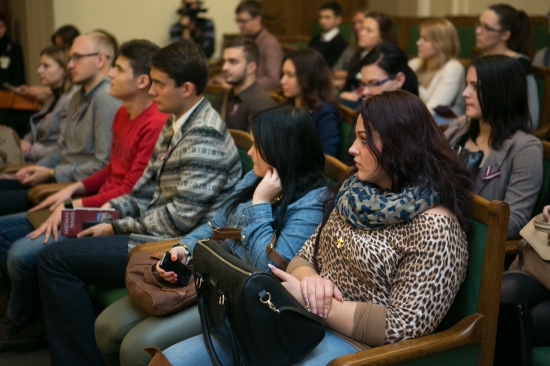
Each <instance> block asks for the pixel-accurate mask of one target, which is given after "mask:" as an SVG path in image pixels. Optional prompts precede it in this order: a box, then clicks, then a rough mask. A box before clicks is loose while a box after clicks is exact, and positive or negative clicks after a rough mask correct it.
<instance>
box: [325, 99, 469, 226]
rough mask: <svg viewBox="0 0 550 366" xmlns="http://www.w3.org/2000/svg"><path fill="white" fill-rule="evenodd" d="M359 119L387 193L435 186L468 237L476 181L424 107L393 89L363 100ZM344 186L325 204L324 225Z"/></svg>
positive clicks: (441, 201)
mask: <svg viewBox="0 0 550 366" xmlns="http://www.w3.org/2000/svg"><path fill="white" fill-rule="evenodd" d="M357 115H358V116H359V115H360V116H361V118H362V119H363V125H364V128H365V134H366V145H367V148H368V149H369V150H370V151H371V153H372V154H373V155H374V157H375V159H376V161H377V169H382V170H384V171H385V172H386V173H387V174H388V175H389V178H390V182H391V190H392V191H400V190H402V189H403V188H404V187H405V186H406V185H409V184H411V185H415V186H419V187H437V189H438V190H439V194H440V200H439V202H440V203H441V204H442V205H443V206H444V207H446V208H447V209H448V210H449V211H451V212H452V213H453V214H454V215H455V216H456V218H457V220H458V222H459V223H460V226H461V227H462V228H463V229H464V230H465V231H466V232H469V231H470V225H469V223H468V220H467V219H466V215H467V214H468V213H469V210H470V192H471V191H472V189H473V178H474V177H473V175H472V173H470V172H469V171H468V170H467V169H466V168H464V166H463V164H462V162H461V161H460V159H459V157H458V155H457V154H456V152H454V151H453V150H452V149H451V147H450V145H449V143H448V142H447V140H446V139H445V136H444V135H443V132H442V131H441V130H440V129H439V127H438V126H437V124H436V123H435V122H434V120H433V118H432V116H431V114H430V112H429V111H428V109H427V108H426V105H425V104H424V102H422V100H420V98H418V97H417V96H415V95H413V94H411V93H409V92H406V91H403V90H392V91H387V92H384V93H382V94H378V95H371V96H369V97H367V98H366V99H365V100H364V101H363V102H362V103H361V105H360V106H359V109H358V113H357ZM372 131H376V132H377V133H378V134H379V135H380V140H381V142H382V151H378V149H377V148H376V146H375V144H374V141H373V138H372V133H371V132H372ZM355 172H356V170H355V171H353V172H352V173H351V174H355ZM342 183H343V182H340V183H339V184H337V185H336V186H334V187H332V189H331V190H332V194H329V196H328V198H327V200H326V201H325V209H324V218H323V222H326V220H328V216H329V215H330V212H331V211H332V209H333V208H334V203H335V202H334V198H335V194H336V192H337V191H338V189H339V188H340V186H341V184H342Z"/></svg>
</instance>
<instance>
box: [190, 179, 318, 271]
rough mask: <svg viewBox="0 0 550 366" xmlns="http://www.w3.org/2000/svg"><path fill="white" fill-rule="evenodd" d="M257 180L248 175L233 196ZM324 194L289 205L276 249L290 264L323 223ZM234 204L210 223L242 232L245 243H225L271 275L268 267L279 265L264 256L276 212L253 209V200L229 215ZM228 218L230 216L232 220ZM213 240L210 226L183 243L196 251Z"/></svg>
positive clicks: (198, 229) (268, 206)
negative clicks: (203, 242)
mask: <svg viewBox="0 0 550 366" xmlns="http://www.w3.org/2000/svg"><path fill="white" fill-rule="evenodd" d="M257 178H258V177H257V176H256V175H255V174H254V172H253V171H251V172H249V173H248V174H246V175H245V176H244V178H243V179H242V180H241V181H240V182H239V183H237V185H236V186H235V191H234V192H233V195H234V194H235V192H237V191H239V190H241V189H243V188H245V187H248V186H250V185H252V184H253V183H254V182H255V181H256V179H257ZM324 190H325V188H317V189H314V190H312V191H310V192H309V193H307V194H306V195H304V196H303V197H302V198H300V199H299V200H297V201H295V202H293V203H291V204H290V205H288V207H287V209H286V212H285V219H284V227H283V229H282V230H281V231H280V232H279V235H278V236H277V242H276V245H275V249H276V250H277V252H279V254H281V255H282V256H283V257H284V258H285V259H286V260H287V261H289V262H290V260H291V259H292V258H293V257H294V256H295V255H296V253H297V252H298V250H299V249H300V248H302V245H303V244H304V243H305V241H306V240H307V239H308V238H309V237H310V236H311V234H313V232H314V231H315V229H316V227H317V225H319V223H320V222H321V219H322V217H323V212H322V209H323V203H322V202H321V197H322V195H323V192H324ZM233 195H231V197H232V196H233ZM230 204H231V198H230V199H229V200H228V201H227V202H226V203H225V205H224V207H223V208H222V209H221V210H220V211H218V213H217V214H216V216H214V218H213V219H212V220H210V223H212V225H214V226H219V227H222V226H229V227H235V228H241V229H242V233H241V240H231V239H226V240H225V242H226V243H227V244H228V245H229V246H230V247H231V248H232V249H233V250H234V251H235V253H236V254H237V256H239V258H241V259H242V260H243V261H245V262H247V263H249V264H251V265H253V266H254V267H256V268H259V269H261V270H264V271H268V272H269V271H270V270H269V267H268V266H267V265H268V264H273V265H275V263H274V262H273V261H272V260H271V258H269V256H268V255H267V254H265V253H264V249H265V247H266V245H267V244H268V243H269V240H270V239H271V236H272V235H273V222H274V220H275V212H276V211H275V212H273V210H272V208H271V204H269V203H260V204H257V205H252V200H249V201H247V202H244V203H241V204H239V205H238V206H237V208H236V209H235V210H234V211H233V212H230V213H228V212H227V210H228V209H229V205H230ZM228 214H230V215H229V217H228ZM210 237H212V228H211V227H210V225H209V224H204V225H201V226H198V227H196V228H195V229H194V230H193V231H192V232H190V233H189V234H187V235H186V236H184V237H183V238H182V239H181V240H180V241H179V242H180V243H185V244H186V245H187V246H188V247H189V249H190V250H191V251H193V248H194V247H195V243H196V242H197V241H198V240H200V239H204V238H210Z"/></svg>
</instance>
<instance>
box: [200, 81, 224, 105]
mask: <svg viewBox="0 0 550 366" xmlns="http://www.w3.org/2000/svg"><path fill="white" fill-rule="evenodd" d="M224 90H227V88H226V87H224V86H221V85H214V84H207V85H206V87H205V88H204V92H203V93H202V95H203V96H204V97H205V98H206V99H207V100H208V101H209V102H210V104H214V99H216V95H218V94H219V93H221V92H222V91H224Z"/></svg>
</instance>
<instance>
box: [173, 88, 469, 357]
mask: <svg viewBox="0 0 550 366" xmlns="http://www.w3.org/2000/svg"><path fill="white" fill-rule="evenodd" d="M356 125H357V127H356V131H355V132H356V139H355V141H354V143H353V145H352V147H351V148H350V152H351V153H352V154H353V155H354V157H355V159H354V160H355V166H356V169H355V171H354V172H353V174H352V175H351V176H350V177H348V178H347V179H346V180H345V181H344V182H343V183H342V184H340V185H339V186H336V187H335V188H334V189H333V190H332V192H331V194H330V195H328V197H327V199H326V201H325V205H324V216H323V221H322V223H321V225H320V226H319V227H318V228H317V230H316V231H315V233H313V235H312V236H311V237H310V238H309V239H307V241H306V242H305V244H304V246H303V247H302V249H300V251H299V252H298V254H297V255H296V256H295V257H294V258H293V259H292V261H291V262H290V264H289V266H288V268H287V273H285V272H283V271H281V270H279V269H276V268H275V267H273V266H271V267H270V268H271V270H272V271H273V274H274V275H275V276H277V277H278V278H280V279H281V280H283V286H285V288H286V289H287V290H288V291H289V292H290V293H291V294H292V295H293V296H294V297H295V298H296V299H297V300H298V301H299V302H300V303H301V304H302V305H303V306H304V307H306V308H308V309H310V311H311V312H312V313H313V314H316V315H318V316H321V317H323V318H325V320H326V326H327V329H326V331H325V338H324V339H323V340H322V341H321V343H320V344H319V345H318V346H317V347H316V348H315V349H314V350H313V351H312V352H311V353H309V354H308V355H306V356H305V358H304V360H302V361H301V362H299V363H298V365H326V364H327V363H328V362H330V360H332V359H334V358H335V357H339V356H342V355H345V354H350V353H353V352H356V351H358V350H363V349H367V348H372V347H377V346H380V345H383V344H390V343H396V342H399V341H402V340H406V339H412V338H416V337H419V336H423V335H426V334H430V333H432V332H433V331H434V330H435V329H436V327H437V326H438V324H439V323H440V322H441V320H442V319H443V317H444V316H445V314H446V313H447V311H448V309H449V308H450V306H451V304H452V302H453V300H454V298H455V296H456V294H457V292H458V290H459V288H460V285H461V283H462V281H464V278H465V276H466V269H467V265H468V243H467V240H466V232H467V231H468V230H469V224H468V220H467V219H466V215H467V213H468V211H469V206H470V194H469V191H470V189H471V183H472V182H471V178H470V175H469V173H468V172H467V171H466V170H465V169H464V168H462V167H461V165H460V161H459V159H458V156H457V155H456V154H455V153H454V152H453V151H452V150H451V148H450V147H449V145H448V144H447V143H446V142H445V139H444V137H443V134H442V133H441V131H440V130H439V128H438V127H437V125H436V124H435V122H434V121H433V118H432V117H431V114H430V112H429V111H428V109H427V108H426V105H425V104H424V103H423V102H422V101H421V100H420V98H418V97H416V96H414V95H412V94H411V93H407V92H404V91H400V90H395V91H390V92H386V93H382V94H379V95H373V96H371V97H369V98H366V100H365V101H364V102H362V104H361V106H360V109H359V113H358V117H357V123H356ZM392 212H400V213H401V215H399V217H398V216H397V215H395V214H392ZM436 257H437V258H439V260H432V258H436ZM214 343H215V345H216V346H217V345H218V344H219V343H221V342H218V339H215V340H214ZM219 349H220V347H216V350H219ZM222 352H223V351H221V352H218V356H221V357H222V362H223V361H226V362H225V363H224V364H227V363H228V362H227V361H229V362H230V360H231V358H230V355H229V357H228V355H227V352H223V353H222ZM164 354H165V355H166V357H167V358H168V360H169V361H170V362H171V364H173V365H175V366H178V365H190V364H193V365H205V364H207V363H208V362H209V361H210V359H209V356H208V352H207V351H206V347H205V345H204V340H203V337H202V336H196V337H194V338H191V339H188V340H186V341H185V342H183V343H179V344H177V345H175V346H172V347H170V348H168V349H167V350H165V351H164Z"/></svg>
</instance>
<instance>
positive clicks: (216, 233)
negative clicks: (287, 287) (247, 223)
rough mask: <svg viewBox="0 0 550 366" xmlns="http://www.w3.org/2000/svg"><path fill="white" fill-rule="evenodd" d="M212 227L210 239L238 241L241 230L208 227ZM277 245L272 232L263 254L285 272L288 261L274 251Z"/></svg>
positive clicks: (275, 236)
mask: <svg viewBox="0 0 550 366" xmlns="http://www.w3.org/2000/svg"><path fill="white" fill-rule="evenodd" d="M210 226H211V227H212V239H215V240H223V239H233V240H240V239H241V234H242V229H239V228H236V227H228V226H222V227H217V226H213V225H212V224H211V225H210ZM276 244H277V234H276V233H275V232H273V235H271V239H270V240H269V243H267V245H266V247H265V248H264V252H265V254H267V255H268V256H269V258H271V260H272V261H273V262H275V264H276V265H277V267H279V268H280V269H282V270H283V271H286V267H288V261H287V260H286V259H285V257H283V256H282V255H280V254H279V252H278V251H277V250H275V245H276Z"/></svg>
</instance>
